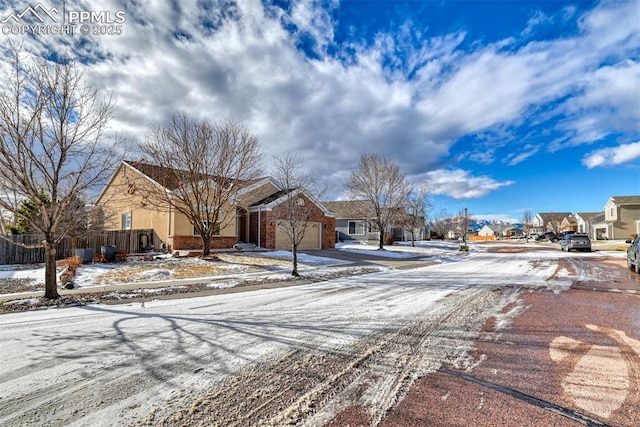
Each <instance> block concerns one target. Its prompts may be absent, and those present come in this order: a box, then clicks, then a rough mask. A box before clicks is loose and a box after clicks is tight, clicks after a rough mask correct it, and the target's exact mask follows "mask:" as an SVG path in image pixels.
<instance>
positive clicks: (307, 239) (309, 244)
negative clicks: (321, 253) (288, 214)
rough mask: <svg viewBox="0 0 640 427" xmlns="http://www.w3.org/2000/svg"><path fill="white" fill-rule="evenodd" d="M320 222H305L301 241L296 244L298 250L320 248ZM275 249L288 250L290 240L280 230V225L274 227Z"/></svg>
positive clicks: (289, 248)
mask: <svg viewBox="0 0 640 427" xmlns="http://www.w3.org/2000/svg"><path fill="white" fill-rule="evenodd" d="M321 236H322V223H320V222H309V223H308V224H307V230H306V231H305V233H304V237H303V238H302V242H300V245H299V246H298V250H301V251H303V250H311V249H321V248H322V238H321ZM276 249H279V250H285V251H290V250H291V240H290V239H289V237H288V236H287V234H286V233H285V232H284V231H283V230H282V226H278V227H276Z"/></svg>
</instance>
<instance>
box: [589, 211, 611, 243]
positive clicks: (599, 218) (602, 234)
mask: <svg viewBox="0 0 640 427" xmlns="http://www.w3.org/2000/svg"><path fill="white" fill-rule="evenodd" d="M590 226H591V231H590V232H589V233H590V236H591V237H592V238H593V239H596V240H604V239H606V238H607V223H606V222H604V212H600V213H599V214H598V215H596V216H594V217H593V218H591V221H590Z"/></svg>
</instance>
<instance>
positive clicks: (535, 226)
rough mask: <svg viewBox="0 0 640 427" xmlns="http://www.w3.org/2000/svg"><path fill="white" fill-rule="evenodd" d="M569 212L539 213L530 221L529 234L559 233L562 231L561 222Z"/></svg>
mask: <svg viewBox="0 0 640 427" xmlns="http://www.w3.org/2000/svg"><path fill="white" fill-rule="evenodd" d="M569 215H571V212H540V213H538V214H536V216H535V217H534V218H533V220H532V221H531V233H534V232H535V233H546V232H547V231H552V232H554V233H559V232H560V231H561V230H562V220H564V219H565V218H566V217H568V216H569Z"/></svg>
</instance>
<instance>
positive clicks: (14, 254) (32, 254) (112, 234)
mask: <svg viewBox="0 0 640 427" xmlns="http://www.w3.org/2000/svg"><path fill="white" fill-rule="evenodd" d="M7 238H8V239H10V240H12V241H13V242H15V243H19V244H20V243H21V244H27V245H33V244H38V243H40V242H41V241H42V236H40V235H35V234H25V235H16V236H7ZM19 244H14V243H12V242H8V241H7V240H5V239H4V238H2V239H0V264H36V263H41V262H44V261H45V259H44V249H43V248H33V249H31V248H25V247H22V246H20V245H19ZM160 244H161V241H160V239H159V238H158V235H157V234H156V233H154V231H153V230H116V231H104V232H101V233H95V234H90V235H86V236H80V237H74V238H71V237H65V238H64V239H62V241H61V242H60V243H58V246H57V247H56V250H57V254H56V256H57V258H58V259H64V258H69V257H71V256H73V255H75V250H74V249H91V250H92V251H93V253H94V254H100V251H101V248H102V247H103V246H115V247H116V249H117V250H118V251H127V252H129V253H138V252H147V251H150V250H152V249H154V250H160Z"/></svg>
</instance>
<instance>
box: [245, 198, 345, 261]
mask: <svg viewBox="0 0 640 427" xmlns="http://www.w3.org/2000/svg"><path fill="white" fill-rule="evenodd" d="M302 197H303V198H304V199H305V201H306V203H308V204H309V205H310V206H312V211H311V217H310V218H309V221H310V222H319V223H321V224H322V249H333V248H335V247H336V219H335V218H333V217H329V216H325V214H324V211H323V210H322V209H321V208H320V207H318V206H317V205H316V204H314V203H313V202H312V201H311V200H309V199H307V198H306V197H304V196H302ZM279 214H280V212H279V209H278V207H275V208H274V209H273V210H272V211H262V212H260V246H262V247H263V248H268V249H275V247H276V230H277V225H276V224H277V220H278V218H279ZM257 223H258V214H257V213H256V212H253V213H252V214H251V230H252V234H251V237H252V239H251V240H252V243H254V244H257V239H256V238H255V237H256V236H255V235H254V234H253V231H256V230H257V227H256V224H257ZM253 240H256V241H253Z"/></svg>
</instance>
